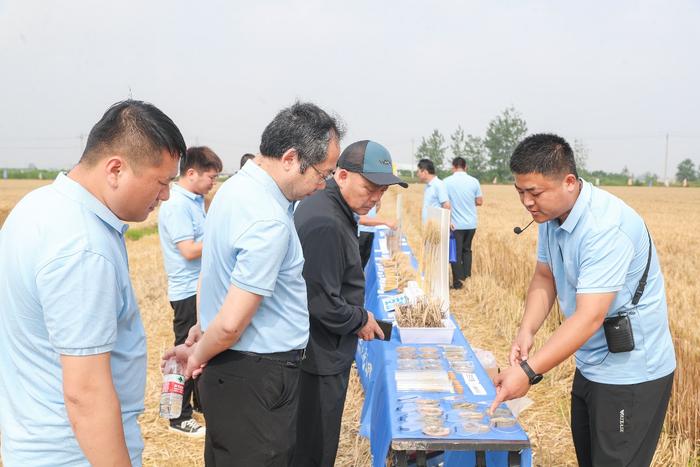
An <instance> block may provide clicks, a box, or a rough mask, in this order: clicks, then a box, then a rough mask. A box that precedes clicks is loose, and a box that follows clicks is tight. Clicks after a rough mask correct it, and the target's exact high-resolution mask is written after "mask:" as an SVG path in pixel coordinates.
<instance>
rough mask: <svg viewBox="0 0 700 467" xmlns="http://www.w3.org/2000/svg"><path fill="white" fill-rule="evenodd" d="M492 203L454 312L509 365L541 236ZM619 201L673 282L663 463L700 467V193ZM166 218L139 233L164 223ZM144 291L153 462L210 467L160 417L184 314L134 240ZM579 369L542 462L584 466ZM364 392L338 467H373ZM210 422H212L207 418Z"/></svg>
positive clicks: (635, 193)
mask: <svg viewBox="0 0 700 467" xmlns="http://www.w3.org/2000/svg"><path fill="white" fill-rule="evenodd" d="M45 183H47V182H46V181H44V182H40V181H16V180H0V224H1V223H2V222H3V221H4V218H5V216H6V214H7V212H8V211H9V210H10V209H11V207H12V206H13V205H14V204H15V203H16V202H17V200H19V199H20V198H21V196H23V194H25V193H26V192H27V191H28V190H30V189H32V188H35V187H37V186H39V185H40V184H45ZM482 189H483V193H484V206H482V207H480V208H479V227H478V229H477V233H476V236H475V239H474V244H473V250H474V264H473V268H472V277H471V279H469V280H468V281H467V282H466V284H465V287H464V288H463V289H461V290H457V291H454V290H452V291H451V292H450V293H451V296H450V300H451V310H452V313H453V314H454V315H455V317H456V319H457V321H458V323H459V324H460V327H461V329H462V331H463V333H464V335H465V336H466V337H467V339H468V340H469V342H470V343H471V345H472V346H473V347H479V348H482V349H486V350H490V351H492V352H493V353H494V354H495V355H496V357H497V359H498V362H499V364H500V365H501V366H505V365H506V364H507V358H506V356H507V352H508V349H509V346H510V341H511V338H512V337H513V336H514V334H515V330H516V328H517V325H518V323H519V320H520V314H521V311H522V304H523V298H524V296H525V292H526V289H527V285H528V281H529V278H530V274H531V273H532V270H533V268H534V264H535V248H536V241H537V234H536V229H534V228H531V229H529V230H527V231H526V232H524V233H523V234H522V235H520V236H515V235H514V234H513V226H516V225H520V226H524V225H525V224H526V223H527V222H529V216H528V214H527V212H526V211H525V210H524V209H523V208H522V207H521V206H520V204H519V201H518V197H517V195H516V193H515V190H514V189H513V188H512V187H510V186H498V185H496V186H493V185H484V186H483V187H482ZM399 191H400V192H401V193H402V205H403V213H402V224H403V230H404V232H405V233H406V235H407V236H408V238H409V243H411V245H412V246H414V251H417V249H416V248H415V247H416V246H417V245H418V241H419V224H420V206H421V200H422V191H423V186H422V185H411V186H410V187H409V188H408V189H406V190H402V189H400V188H395V187H394V188H392V189H391V190H389V191H388V192H387V194H386V195H385V197H384V200H383V208H382V211H381V213H380V214H381V215H384V216H387V217H395V215H396V213H395V199H396V193H397V192H399ZM609 191H611V192H612V193H614V194H616V195H617V196H619V197H620V198H622V199H623V200H625V201H626V202H627V203H628V204H630V205H631V206H632V207H633V208H635V209H636V210H637V211H638V212H639V213H640V214H641V215H642V216H643V217H644V219H645V221H646V223H647V225H648V226H649V230H650V232H651V235H652V237H653V238H654V241H655V243H656V246H657V249H658V252H659V257H660V259H661V267H662V270H663V272H664V275H665V279H666V289H667V293H668V304H669V315H670V321H671V331H672V334H673V337H674V342H675V346H676V352H677V360H678V368H677V371H676V379H675V384H674V390H673V395H672V398H671V404H670V408H669V412H668V415H667V418H666V423H665V427H664V432H663V433H662V438H661V440H660V442H659V446H658V449H657V453H656V456H655V458H654V465H658V466H698V465H700V403H699V402H698V401H699V400H700V336H698V335H697V333H696V332H695V329H696V326H697V324H696V323H697V322H698V320H700V287H698V286H697V280H696V276H697V274H698V272H699V271H700V235H699V234H698V231H700V189H693V188H689V189H681V188H643V187H620V188H617V187H614V188H609ZM154 222H155V213H153V214H152V215H151V217H150V218H149V219H148V220H147V221H145V222H144V223H141V224H140V225H139V226H143V225H149V224H153V223H154ZM127 248H128V250H129V263H130V268H131V276H132V281H133V284H134V289H135V292H136V295H137V297H138V300H139V305H140V307H141V314H142V318H143V322H144V326H145V328H146V332H147V336H148V358H149V360H148V379H147V387H146V412H145V413H144V415H143V417H142V418H141V427H142V431H143V435H144V439H145V445H146V448H145V451H144V464H145V465H147V466H166V465H167V466H198V465H203V459H202V453H203V442H202V441H201V440H190V439H186V438H183V437H180V436H178V435H175V434H171V433H169V432H168V431H167V424H166V423H165V422H164V421H162V420H160V419H159V417H158V396H159V390H160V380H161V375H160V371H159V363H160V355H161V352H162V351H163V349H164V348H166V347H167V346H169V345H171V344H172V340H173V334H172V310H171V308H170V305H169V303H168V301H167V297H166V288H167V287H166V277H165V273H164V271H163V264H162V256H161V252H160V246H159V243H158V237H157V235H150V236H146V237H144V238H142V239H140V240H135V241H128V242H127ZM558 319H559V317H558V314H557V310H554V311H553V312H552V313H551V314H550V318H549V319H548V321H547V323H546V324H545V326H543V329H542V330H541V331H540V333H539V335H538V340H537V341H536V344H535V345H536V347H537V346H538V345H541V343H542V342H543V339H544V338H545V337H546V336H547V335H548V334H549V333H550V332H551V330H553V329H554V328H555V327H556V325H557V324H558ZM573 368H574V366H573V363H572V362H571V361H568V362H565V363H563V364H562V365H560V366H559V367H558V368H556V369H554V370H552V371H550V372H549V373H548V374H547V375H546V377H545V379H544V381H543V382H542V383H541V384H539V385H537V386H534V387H533V389H532V390H531V391H530V393H529V394H528V396H529V397H530V398H532V399H533V400H534V404H533V406H532V407H530V408H529V409H528V410H527V411H525V412H524V413H523V414H522V416H521V423H522V425H523V426H524V427H525V429H526V431H527V432H528V434H529V436H530V439H531V441H532V444H533V465H537V466H569V465H571V466H573V465H576V460H575V455H574V451H573V444H572V442H571V435H570V431H569V426H568V423H569V389H570V384H571V377H572V375H573ZM362 402H363V398H362V390H361V388H360V385H359V381H358V379H357V376H356V374H355V373H354V372H353V374H352V379H351V387H350V389H349V391H348V400H347V403H346V408H345V413H344V416H343V428H342V433H341V442H340V447H339V452H338V457H337V461H336V465H338V466H367V465H370V460H371V459H370V455H369V443H368V441H367V440H366V439H364V438H361V437H360V436H359V434H358V425H359V418H360V413H361V409H362ZM200 420H201V419H200Z"/></svg>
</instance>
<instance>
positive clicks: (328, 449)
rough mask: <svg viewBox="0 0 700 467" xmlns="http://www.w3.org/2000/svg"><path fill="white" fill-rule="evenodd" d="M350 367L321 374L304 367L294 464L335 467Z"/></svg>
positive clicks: (297, 466) (300, 389)
mask: <svg viewBox="0 0 700 467" xmlns="http://www.w3.org/2000/svg"><path fill="white" fill-rule="evenodd" d="M349 380H350V368H348V369H347V370H346V371H344V372H343V373H340V374H337V375H330V376H320V375H314V374H311V373H307V372H305V371H303V370H302V371H301V378H300V383H299V392H300V395H299V415H298V417H297V448H296V452H295V454H294V464H293V465H294V466H295V467H333V464H334V463H335V455H336V453H337V452H338V441H339V440H340V422H341V419H342V418H343V407H345V395H346V394H347V392H348V382H349Z"/></svg>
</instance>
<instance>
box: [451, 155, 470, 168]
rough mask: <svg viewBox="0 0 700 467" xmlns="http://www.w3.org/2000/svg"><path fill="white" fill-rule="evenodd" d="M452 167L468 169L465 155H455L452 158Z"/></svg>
mask: <svg viewBox="0 0 700 467" xmlns="http://www.w3.org/2000/svg"><path fill="white" fill-rule="evenodd" d="M452 167H455V168H458V169H466V168H467V161H465V160H464V157H459V156H457V157H455V158H454V159H452Z"/></svg>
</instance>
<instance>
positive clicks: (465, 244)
mask: <svg viewBox="0 0 700 467" xmlns="http://www.w3.org/2000/svg"><path fill="white" fill-rule="evenodd" d="M475 233H476V229H468V230H454V231H453V234H454V237H455V243H456V246H457V261H456V262H454V263H450V266H451V267H452V281H453V282H454V283H457V282H461V281H463V280H464V279H466V278H467V277H471V275H472V240H473V239H474V234H475Z"/></svg>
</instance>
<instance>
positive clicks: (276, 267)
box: [230, 220, 291, 297]
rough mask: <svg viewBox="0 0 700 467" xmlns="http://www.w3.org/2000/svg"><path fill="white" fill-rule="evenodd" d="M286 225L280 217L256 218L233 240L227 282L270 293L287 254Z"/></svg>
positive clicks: (255, 292)
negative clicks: (233, 258)
mask: <svg viewBox="0 0 700 467" xmlns="http://www.w3.org/2000/svg"><path fill="white" fill-rule="evenodd" d="M290 234H291V232H290V231H289V226H287V225H286V224H284V223H283V222H280V221H275V220H269V221H257V222H255V223H253V224H252V225H251V226H250V227H248V229H246V231H245V232H244V233H243V234H242V235H241V236H240V237H239V238H238V239H236V240H235V242H234V255H235V258H236V264H235V266H234V267H233V271H232V272H231V278H230V280H231V284H233V285H235V286H236V287H238V288H239V289H242V290H246V291H248V292H251V293H254V294H256V295H262V296H263V297H270V296H272V292H273V291H274V290H275V284H276V283H277V276H278V275H279V271H280V268H281V267H282V262H283V261H284V258H285V257H286V256H287V250H288V248H289V238H290Z"/></svg>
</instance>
